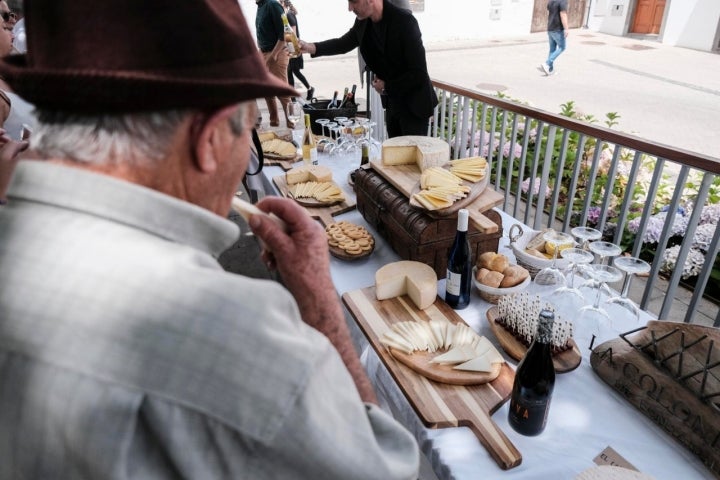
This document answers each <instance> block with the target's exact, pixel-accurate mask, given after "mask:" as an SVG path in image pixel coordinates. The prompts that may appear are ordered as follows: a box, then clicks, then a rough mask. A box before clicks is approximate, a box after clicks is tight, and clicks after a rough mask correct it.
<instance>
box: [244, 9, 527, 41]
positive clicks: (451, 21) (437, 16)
mask: <svg viewBox="0 0 720 480" xmlns="http://www.w3.org/2000/svg"><path fill="white" fill-rule="evenodd" d="M239 2H240V6H241V7H242V9H243V12H244V13H245V16H246V18H247V20H248V23H249V24H250V27H251V29H252V30H253V32H254V31H255V12H256V10H257V7H256V6H255V1H254V0H239ZM293 4H294V5H295V8H297V10H298V23H299V24H300V34H301V36H302V37H303V39H305V40H307V41H319V40H326V39H328V38H334V37H336V36H339V35H342V34H343V33H345V32H347V30H348V29H349V28H350V27H351V26H352V24H353V22H354V20H355V16H354V15H353V14H352V13H350V12H348V10H347V5H348V3H347V1H346V0H293ZM533 4H534V1H533V0H425V10H424V11H423V12H415V17H416V18H417V20H418V23H419V24H420V31H421V32H422V34H423V40H424V41H443V40H460V39H463V40H466V39H467V40H472V39H488V38H503V37H511V36H519V35H527V34H528V33H530V23H531V21H532V12H533ZM491 14H496V15H497V16H499V19H497V20H494V19H491V18H490V17H491Z"/></svg>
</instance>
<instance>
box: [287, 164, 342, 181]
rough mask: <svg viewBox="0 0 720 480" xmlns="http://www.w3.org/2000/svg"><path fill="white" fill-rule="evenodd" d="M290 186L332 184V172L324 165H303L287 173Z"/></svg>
mask: <svg viewBox="0 0 720 480" xmlns="http://www.w3.org/2000/svg"><path fill="white" fill-rule="evenodd" d="M285 181H287V184H288V185H295V184H296V183H303V182H331V181H332V170H330V169H329V168H328V167H326V166H323V165H303V166H300V167H295V168H293V169H291V170H288V171H287V172H285Z"/></svg>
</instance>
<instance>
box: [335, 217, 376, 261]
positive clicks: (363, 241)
mask: <svg viewBox="0 0 720 480" xmlns="http://www.w3.org/2000/svg"><path fill="white" fill-rule="evenodd" d="M325 235H327V238H328V244H329V245H330V246H331V247H335V248H338V249H340V250H342V251H343V252H344V253H346V254H348V255H350V256H361V255H367V254H369V253H370V252H371V251H372V249H373V247H374V246H375V239H374V238H373V236H372V234H371V233H370V232H368V231H367V229H365V227H362V226H361V225H356V224H354V223H350V222H346V221H344V220H343V221H340V222H336V223H331V224H330V225H328V226H327V227H325Z"/></svg>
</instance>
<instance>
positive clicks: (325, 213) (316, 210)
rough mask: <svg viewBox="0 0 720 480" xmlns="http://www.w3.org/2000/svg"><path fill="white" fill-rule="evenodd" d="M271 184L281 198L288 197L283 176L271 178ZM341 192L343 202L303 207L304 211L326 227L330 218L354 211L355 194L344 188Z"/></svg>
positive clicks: (329, 222)
mask: <svg viewBox="0 0 720 480" xmlns="http://www.w3.org/2000/svg"><path fill="white" fill-rule="evenodd" d="M273 182H274V183H275V186H276V187H277V188H278V190H279V191H280V193H281V194H282V196H284V197H290V190H289V186H288V184H287V181H286V180H285V175H278V176H276V177H273ZM340 188H342V187H340ZM342 190H343V193H344V194H345V201H343V202H339V203H335V204H333V205H329V206H326V207H307V206H306V207H304V208H305V210H307V211H308V213H309V214H310V216H311V217H313V218H317V219H319V220H320V222H321V223H322V224H323V226H328V225H329V224H331V223H333V222H334V220H333V218H332V217H333V216H335V215H340V214H341V213H345V212H349V211H351V210H354V209H355V205H356V202H355V194H354V193H348V191H347V190H346V189H345V188H342Z"/></svg>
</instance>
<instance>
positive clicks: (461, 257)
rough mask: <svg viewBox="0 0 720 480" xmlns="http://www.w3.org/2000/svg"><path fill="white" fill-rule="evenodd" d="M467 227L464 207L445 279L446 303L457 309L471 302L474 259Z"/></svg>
mask: <svg viewBox="0 0 720 480" xmlns="http://www.w3.org/2000/svg"><path fill="white" fill-rule="evenodd" d="M467 229H468V211H467V210H466V209H464V208H463V209H460V210H459V211H458V223H457V232H455V240H454V241H453V244H452V247H451V248H450V254H449V255H448V264H447V277H446V279H445V303H447V304H448V305H450V306H451V307H452V308H454V309H456V310H461V309H463V308H465V307H467V306H468V304H469V303H470V287H471V283H472V261H471V258H470V244H469V243H468V240H467Z"/></svg>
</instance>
